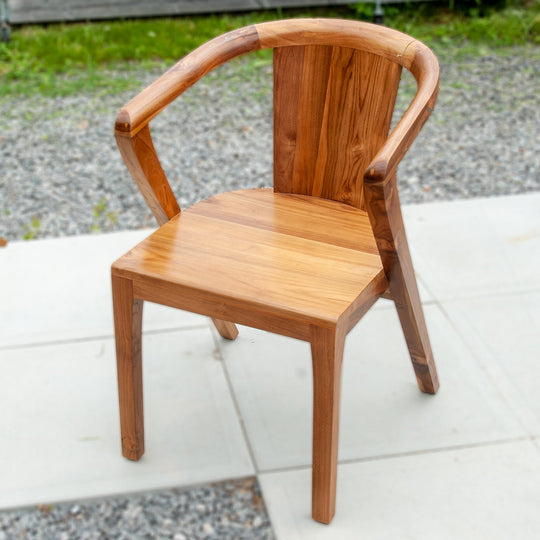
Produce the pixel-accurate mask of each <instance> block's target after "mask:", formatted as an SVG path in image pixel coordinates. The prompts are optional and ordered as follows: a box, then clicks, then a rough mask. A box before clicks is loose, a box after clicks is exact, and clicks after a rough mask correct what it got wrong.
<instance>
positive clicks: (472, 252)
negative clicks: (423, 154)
mask: <svg viewBox="0 0 540 540" xmlns="http://www.w3.org/2000/svg"><path fill="white" fill-rule="evenodd" d="M539 208H540V193H532V194H526V195H514V196H508V197H492V198H489V199H473V200H467V201H453V202H440V203H432V204H423V205H411V206H406V207H404V209H403V212H404V216H405V222H406V227H407V234H408V236H409V239H410V244H411V251H412V254H413V260H414V263H415V268H416V271H417V272H418V273H419V274H420V275H421V276H422V280H423V281H424V283H425V285H426V286H427V288H428V289H429V291H430V292H431V293H432V295H433V296H434V297H435V298H436V299H438V300H447V299H452V298H464V297H471V296H485V295H498V294H503V293H510V292H523V291H528V290H540V271H539V269H540V211H539Z"/></svg>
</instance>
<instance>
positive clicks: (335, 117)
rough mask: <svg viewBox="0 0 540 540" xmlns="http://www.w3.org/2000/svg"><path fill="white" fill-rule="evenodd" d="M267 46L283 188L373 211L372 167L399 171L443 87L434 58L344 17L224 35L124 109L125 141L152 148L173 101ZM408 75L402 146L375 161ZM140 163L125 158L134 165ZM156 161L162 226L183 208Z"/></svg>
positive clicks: (277, 179) (150, 181) (278, 184)
mask: <svg viewBox="0 0 540 540" xmlns="http://www.w3.org/2000/svg"><path fill="white" fill-rule="evenodd" d="M264 48H274V188H275V190H276V191H279V192H287V193H300V194H306V195H314V196H318V197H324V198H328V199H333V200H338V201H342V202H345V203H347V204H351V205H353V206H355V207H358V208H364V207H365V204H364V198H363V186H362V183H363V178H364V174H365V173H366V168H367V167H368V166H371V173H370V174H372V175H374V176H377V177H380V176H381V175H383V176H384V175H389V174H392V173H393V171H394V170H395V166H396V164H397V162H398V161H399V159H400V155H401V154H403V153H404V152H405V150H406V148H405V146H408V144H410V142H411V141H412V139H414V136H416V133H417V132H418V131H419V129H420V127H421V125H422V124H423V122H424V121H425V119H426V118H427V116H428V115H429V112H431V109H430V108H429V107H428V105H432V104H433V102H434V100H435V98H436V93H437V88H438V78H439V71H438V63H437V60H436V59H435V57H434V55H433V53H432V52H431V51H430V50H429V49H428V48H427V47H426V46H425V45H423V44H422V43H421V42H419V41H417V40H416V39H413V38H411V37H410V36H408V35H406V34H403V33H401V32H398V31H395V30H391V29H389V28H384V27H381V26H377V25H373V24H369V23H362V22H358V21H348V20H339V19H294V20H285V21H275V22H268V23H262V24H255V25H252V26H247V27H244V28H240V29H238V30H234V31H232V32H229V33H227V34H224V35H222V36H219V37H217V38H215V39H213V40H211V41H209V42H208V43H206V44H204V45H202V46H201V47H199V48H198V49H196V50H195V51H193V52H192V53H190V54H188V55H187V56H186V57H185V58H183V59H182V60H180V61H179V62H178V63H176V64H175V65H174V66H173V67H172V68H170V69H169V70H168V71H167V72H166V73H165V74H164V75H163V76H162V77H160V78H159V79H158V80H157V81H156V82H154V83H153V84H152V85H150V86H149V87H148V88H146V89H145V90H143V91H142V92H141V93H140V94H139V95H138V96H136V97H135V98H134V99H133V100H131V101H130V102H129V103H128V104H127V105H126V106H125V107H124V108H123V109H122V110H121V112H120V114H119V116H118V118H117V122H116V135H117V139H118V140H119V141H120V140H121V139H122V138H124V137H126V136H127V137H130V138H131V140H132V145H133V147H134V148H135V146H136V143H137V141H136V140H135V139H140V140H141V141H142V142H141V143H140V144H141V145H142V146H144V148H145V149H146V148H150V147H151V139H150V135H149V132H148V128H147V124H148V122H149V121H150V120H151V119H152V118H153V117H155V116H156V115H157V114H158V113H159V112H160V111H161V110H162V109H163V108H165V107H166V106H167V105H168V104H169V103H170V102H171V101H172V100H173V99H175V98H176V97H177V96H178V95H180V94H181V93H182V92H183V91H184V90H186V89H187V88H188V87H189V86H191V85H192V84H194V83H195V82H196V81H197V80H199V79H200V78H201V77H203V76H204V75H205V74H206V73H208V72H209V71H211V70H212V69H214V68H215V67H217V66H219V65H221V64H223V63H225V62H226V61H228V60H231V59H232V58H235V57H237V56H240V55H242V54H245V53H248V52H251V51H254V50H257V49H264ZM402 67H405V68H407V69H409V70H410V71H411V72H412V74H413V75H414V77H415V78H416V80H417V83H418V91H417V94H416V96H415V98H414V100H413V102H412V103H411V105H410V106H409V109H408V110H407V111H406V113H405V115H404V116H403V119H402V121H401V122H400V123H399V124H398V126H397V127H396V129H395V130H394V133H396V132H397V135H398V136H396V137H395V141H396V143H395V147H394V148H390V150H389V152H388V155H384V156H382V157H383V158H384V159H383V160H382V161H380V162H377V163H374V162H373V159H374V158H375V156H376V155H377V154H378V152H379V150H380V149H381V147H382V146H383V144H384V143H385V141H386V139H387V136H388V130H389V127H390V122H391V119H392V112H393V108H394V103H395V98H396V94H397V89H398V85H399V80H400V75H401V69H402ZM426 110H427V113H426ZM405 118H407V122H405V123H403V120H405ZM139 132H141V133H140V135H138V136H137V134H138V133H139ZM394 133H393V135H394ZM405 139H407V140H405ZM145 141H146V142H145ZM403 141H405V143H406V144H405V145H404V144H403ZM143 142H144V144H143ZM119 145H120V142H119ZM151 150H152V152H153V148H151ZM135 153H137V150H135ZM134 158H136V156H132V157H131V156H130V155H128V151H127V150H126V151H124V159H126V163H127V162H128V161H130V160H131V162H132V163H133V159H134ZM138 161H139V162H140V161H141V160H140V159H139V160H138ZM154 161H155V162H153V164H152V165H151V166H150V165H148V166H147V167H146V169H147V170H145V169H144V166H143V165H142V164H141V170H140V171H139V172H140V174H138V177H140V179H141V181H139V180H138V179H137V178H136V181H137V183H138V184H139V188H140V189H141V191H143V194H145V198H146V199H147V202H148V203H149V204H150V206H151V208H152V210H153V211H154V214H156V217H158V214H159V215H160V216H161V217H158V221H160V222H163V219H166V217H168V218H169V219H170V217H172V215H174V213H176V212H177V211H179V210H178V209H177V208H178V207H177V205H176V206H175V204H171V203H170V201H171V196H172V197H173V199H174V196H173V195H172V191H171V190H170V187H169V186H168V184H166V185H165V184H164V183H163V182H164V180H163V178H164V175H163V174H162V171H161V169H160V168H159V162H157V160H154ZM373 165H376V166H375V167H373ZM134 169H135V167H133V170H134ZM158 169H159V170H158ZM133 170H132V174H133ZM156 171H157V172H156ZM136 172H137V171H136ZM366 174H367V173H366ZM136 176H137V174H134V177H136ZM145 178H146V181H145ZM165 182H166V180H165ZM159 190H161V191H159ZM162 199H163V201H165V204H163V203H161V202H160V201H161V200H162ZM160 208H161V209H160ZM171 214H172V215H171ZM165 216H166V217H165Z"/></svg>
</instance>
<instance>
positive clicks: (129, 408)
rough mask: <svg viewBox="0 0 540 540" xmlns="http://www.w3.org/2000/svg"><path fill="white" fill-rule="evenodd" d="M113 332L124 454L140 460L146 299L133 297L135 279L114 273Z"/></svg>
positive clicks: (142, 433)
mask: <svg viewBox="0 0 540 540" xmlns="http://www.w3.org/2000/svg"><path fill="white" fill-rule="evenodd" d="M112 292H113V305H114V332H115V337H116V364H117V372H118V398H119V401H120V431H121V434H122V454H123V455H124V457H126V458H128V459H131V460H135V461H136V460H138V459H139V458H140V457H141V456H142V455H143V454H144V415H143V391H142V356H141V337H142V311H143V301H142V300H139V299H136V298H134V296H133V283H132V282H131V281H130V280H129V279H124V278H121V277H118V276H115V275H114V274H113V276H112Z"/></svg>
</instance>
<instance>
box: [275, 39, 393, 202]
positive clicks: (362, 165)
mask: <svg viewBox="0 0 540 540" xmlns="http://www.w3.org/2000/svg"><path fill="white" fill-rule="evenodd" d="M400 74H401V66H400V65H399V64H396V63H395V62H390V61H388V60H386V59H384V58H382V57H380V56H377V55H374V54H371V53H367V52H365V51H359V50H355V49H350V48H344V47H330V46H326V45H306V46H292V47H279V48H277V49H274V188H275V189H276V191H280V192H284V193H301V194H303V195H313V196H315V197H323V198H325V199H332V200H336V201H341V202H344V203H347V204H350V205H352V206H356V207H357V208H365V205H364V193H363V181H362V180H363V175H364V171H365V169H366V167H367V166H368V165H369V163H370V162H371V160H372V159H373V158H374V157H375V154H376V153H377V151H378V150H379V148H380V147H381V146H382V145H383V143H384V142H385V141H386V138H387V137H388V130H389V128H390V122H391V120H392V111H393V108H394V102H395V98H396V95H397V90H398V86H399V79H400ZM381 88H384V92H381V91H380V89H381Z"/></svg>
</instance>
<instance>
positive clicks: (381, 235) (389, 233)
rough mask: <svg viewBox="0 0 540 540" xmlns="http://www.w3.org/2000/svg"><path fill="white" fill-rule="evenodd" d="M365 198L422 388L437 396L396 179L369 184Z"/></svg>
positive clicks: (435, 376) (423, 390)
mask: <svg viewBox="0 0 540 540" xmlns="http://www.w3.org/2000/svg"><path fill="white" fill-rule="evenodd" d="M365 195H366V200H367V203H368V206H367V208H368V214H369V219H370V221H371V227H372V228H373V233H374V235H375V240H376V242H377V246H378V248H379V253H380V255H381V259H382V263H383V266H384V270H385V272H386V277H387V278H388V283H389V289H390V295H391V296H392V299H393V300H394V303H395V304H396V309H397V312H398V316H399V321H400V323H401V328H402V329H403V333H404V335H405V341H406V342H407V347H408V349H409V354H410V356H411V361H412V364H413V368H414V373H415V375H416V380H417V381H418V387H419V388H420V390H422V392H426V393H428V394H435V393H436V392H437V390H438V388H439V379H438V377H437V370H436V368H435V362H434V360H433V353H432V352H431V345H430V342H429V337H428V333H427V328H426V322H425V320H424V312H423V310H422V304H421V302H420V295H419V293H418V286H417V284H416V277H415V275H414V268H413V265H412V259H411V253H410V251H409V245H408V243H407V236H406V234H405V226H404V225H403V216H402V214H401V206H400V203H399V195H398V190H397V179H396V176H395V175H394V176H393V177H391V178H390V179H388V180H385V181H384V182H381V183H366V185H365Z"/></svg>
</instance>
